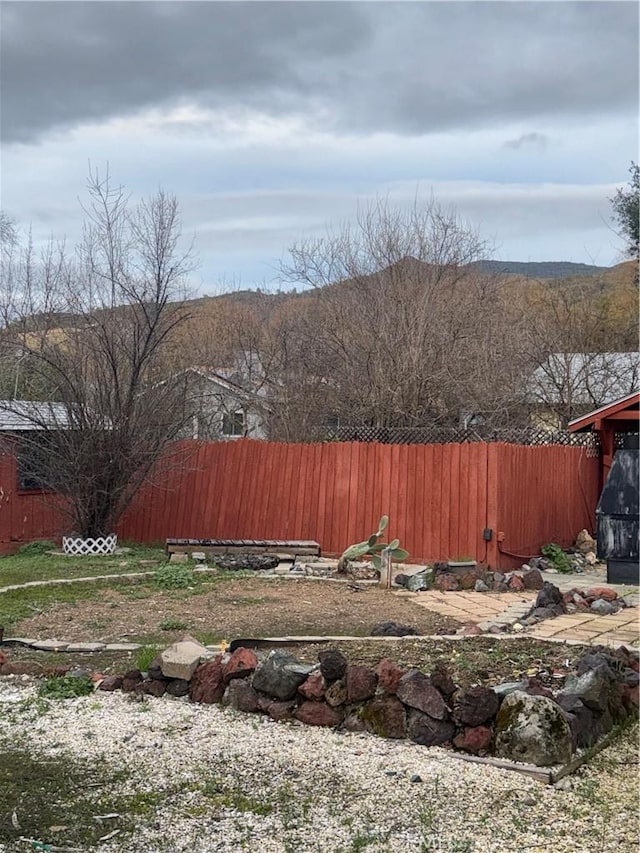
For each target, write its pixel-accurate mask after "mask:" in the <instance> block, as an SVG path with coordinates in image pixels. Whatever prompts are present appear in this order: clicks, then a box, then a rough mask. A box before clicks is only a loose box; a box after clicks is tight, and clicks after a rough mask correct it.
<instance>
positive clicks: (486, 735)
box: [453, 726, 493, 755]
mask: <svg viewBox="0 0 640 853" xmlns="http://www.w3.org/2000/svg"><path fill="white" fill-rule="evenodd" d="M492 737H493V732H492V731H491V729H490V728H489V727H488V726H471V727H468V728H465V729H463V730H462V731H461V732H460V733H459V734H457V735H456V736H455V737H454V739H453V745H454V746H455V747H457V748H458V749H463V750H464V751H465V752H471V753H473V754H474V755H481V754H482V753H484V752H488V751H489V749H490V748H491V739H492Z"/></svg>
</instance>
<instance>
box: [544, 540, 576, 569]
mask: <svg viewBox="0 0 640 853" xmlns="http://www.w3.org/2000/svg"><path fill="white" fill-rule="evenodd" d="M540 553H541V554H542V556H543V557H546V558H547V560H550V561H551V562H552V563H553V568H554V569H556V571H558V572H562V573H563V574H567V573H568V572H570V571H571V561H570V560H569V557H568V556H567V554H566V553H565V552H564V551H563V550H562V548H561V547H560V546H559V545H556V544H555V542H549V544H548V545H543V546H542V548H541V549H540Z"/></svg>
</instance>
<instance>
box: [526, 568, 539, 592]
mask: <svg viewBox="0 0 640 853" xmlns="http://www.w3.org/2000/svg"><path fill="white" fill-rule="evenodd" d="M522 582H523V584H524V588H525V589H542V587H543V586H544V578H543V577H542V572H541V571H540V569H527V570H526V571H525V572H523V573H522Z"/></svg>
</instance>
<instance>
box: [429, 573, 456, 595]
mask: <svg viewBox="0 0 640 853" xmlns="http://www.w3.org/2000/svg"><path fill="white" fill-rule="evenodd" d="M433 585H434V587H435V588H436V589H439V590H440V592H456V591H457V590H459V589H460V584H459V583H458V578H457V577H456V576H455V575H452V574H451V572H442V573H440V574H437V575H436V576H435V578H434V581H433Z"/></svg>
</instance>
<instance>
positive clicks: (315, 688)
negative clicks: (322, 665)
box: [298, 670, 325, 700]
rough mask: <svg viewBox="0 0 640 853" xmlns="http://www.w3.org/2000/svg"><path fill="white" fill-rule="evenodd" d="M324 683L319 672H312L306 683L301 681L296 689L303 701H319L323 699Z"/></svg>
mask: <svg viewBox="0 0 640 853" xmlns="http://www.w3.org/2000/svg"><path fill="white" fill-rule="evenodd" d="M324 691H325V683H324V678H323V675H322V673H321V672H320V670H316V671H315V672H312V673H311V675H310V676H309V677H308V678H307V680H306V681H303V682H302V684H301V685H300V687H298V693H301V694H302V695H303V696H304V698H305V699H316V700H320V699H322V698H323V697H324Z"/></svg>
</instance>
